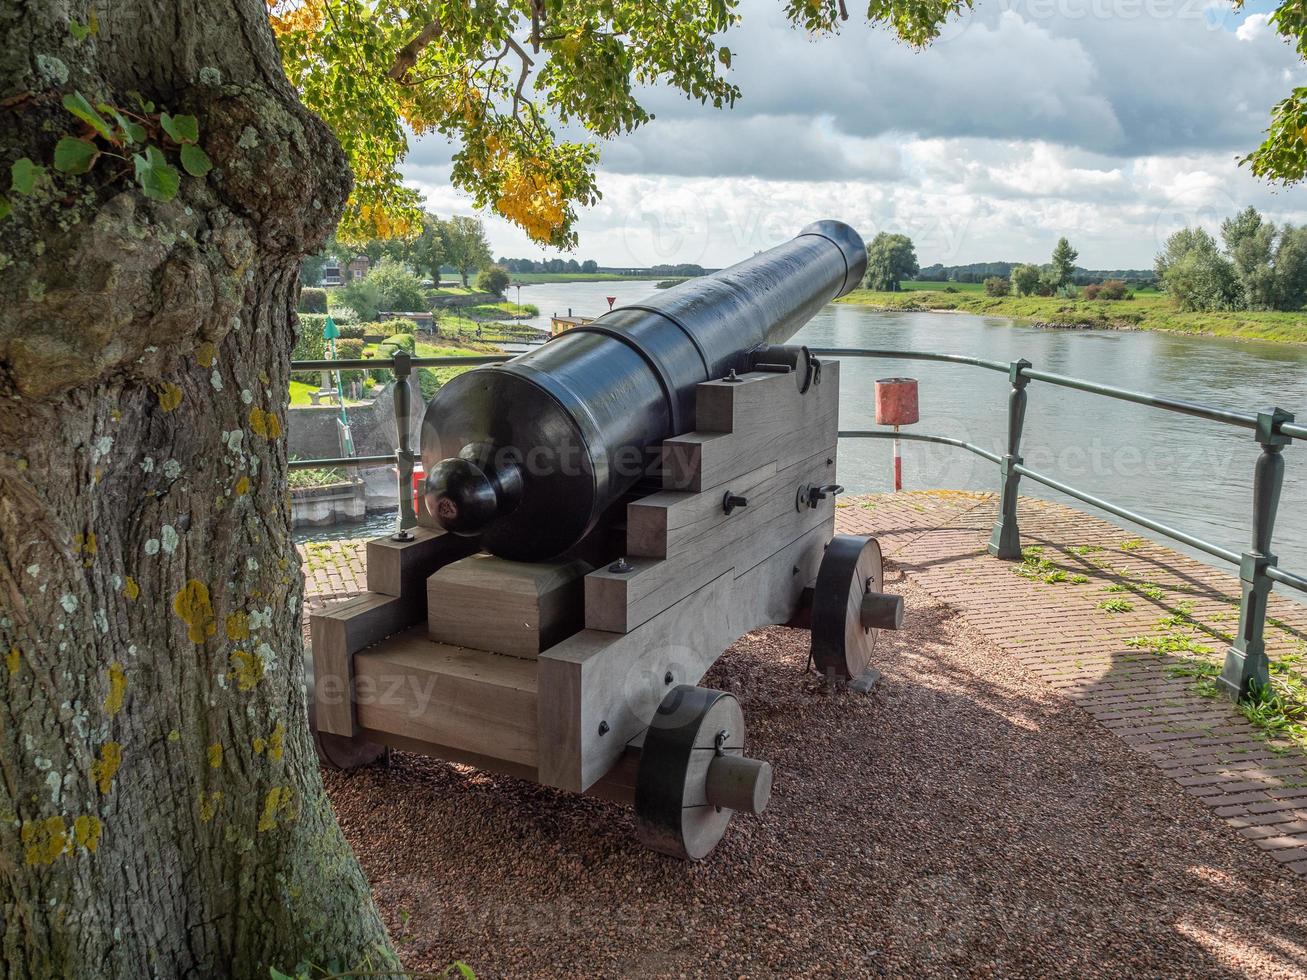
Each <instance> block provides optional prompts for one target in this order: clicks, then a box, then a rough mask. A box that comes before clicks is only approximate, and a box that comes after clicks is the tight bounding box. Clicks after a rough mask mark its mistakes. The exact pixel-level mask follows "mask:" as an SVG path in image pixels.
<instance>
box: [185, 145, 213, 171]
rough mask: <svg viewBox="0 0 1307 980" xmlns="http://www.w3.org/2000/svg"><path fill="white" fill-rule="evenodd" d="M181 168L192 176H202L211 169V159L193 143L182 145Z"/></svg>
mask: <svg viewBox="0 0 1307 980" xmlns="http://www.w3.org/2000/svg"><path fill="white" fill-rule="evenodd" d="M182 169H183V170H185V171H186V172H187V173H188V174H190V175H191V176H192V177H203V176H204V175H205V174H207V173H208V172H209V171H210V170H212V169H213V161H212V160H210V159H209V154H207V153H205V152H204V151H203V150H201V149H200V148H199V147H198V146H197V145H196V144H194V143H187V144H186V145H185V146H183V147H182Z"/></svg>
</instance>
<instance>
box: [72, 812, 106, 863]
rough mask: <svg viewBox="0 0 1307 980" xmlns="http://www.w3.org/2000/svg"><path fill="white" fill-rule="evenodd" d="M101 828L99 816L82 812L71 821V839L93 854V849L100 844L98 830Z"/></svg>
mask: <svg viewBox="0 0 1307 980" xmlns="http://www.w3.org/2000/svg"><path fill="white" fill-rule="evenodd" d="M102 829H103V828H102V825H101V824H100V818H99V817H93V816H91V815H90V814H87V813H84V814H82V815H81V816H80V817H78V818H77V819H76V820H74V821H73V839H74V840H76V841H77V843H78V844H80V845H81V846H82V847H84V848H86V849H87V850H88V851H90V852H91V853H92V854H94V853H95V849H96V848H97V847H99V846H100V831H101V830H102Z"/></svg>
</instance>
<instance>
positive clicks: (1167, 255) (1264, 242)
mask: <svg viewBox="0 0 1307 980" xmlns="http://www.w3.org/2000/svg"><path fill="white" fill-rule="evenodd" d="M1221 241H1222V242H1223V243H1224V245H1225V250H1224V252H1222V250H1221V246H1220V245H1218V244H1217V241H1216V239H1214V238H1213V237H1212V236H1211V235H1209V234H1208V233H1207V232H1206V231H1204V230H1203V229H1201V228H1182V229H1181V230H1180V231H1178V232H1176V233H1175V234H1174V235H1172V236H1171V237H1170V238H1168V239H1167V240H1166V245H1165V247H1164V248H1163V250H1162V252H1161V253H1159V254H1158V256H1157V260H1156V268H1157V278H1158V281H1159V283H1160V285H1161V286H1162V288H1163V289H1165V290H1166V292H1167V293H1168V294H1170V296H1171V298H1172V299H1173V300H1174V301H1175V303H1176V305H1177V306H1179V307H1180V308H1181V309H1184V310H1191V311H1212V310H1297V309H1301V308H1302V306H1303V304H1304V303H1305V302H1307V228H1296V227H1294V226H1293V225H1284V226H1282V227H1279V228H1277V227H1276V226H1275V224H1274V223H1273V222H1270V221H1267V220H1266V219H1265V218H1263V217H1262V215H1261V214H1259V213H1258V211H1257V209H1256V208H1252V207H1248V208H1244V209H1243V210H1242V211H1240V212H1239V213H1238V214H1236V215H1235V216H1233V217H1231V218H1227V219H1226V220H1225V221H1223V222H1222V223H1221Z"/></svg>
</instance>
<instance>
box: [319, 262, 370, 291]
mask: <svg viewBox="0 0 1307 980" xmlns="http://www.w3.org/2000/svg"><path fill="white" fill-rule="evenodd" d="M371 265H372V263H371V262H370V261H369V260H368V257H367V256H366V255H356V256H354V257H353V258H352V259H350V260H349V262H348V263H346V264H344V265H342V264H341V261H340V259H338V258H337V257H336V256H334V255H333V256H332V257H331V258H329V259H327V264H326V265H324V266H323V267H322V285H324V286H343V285H345V283H347V282H353V281H354V280H355V279H362V278H363V277H364V276H366V275H367V274H368V269H369V268H371Z"/></svg>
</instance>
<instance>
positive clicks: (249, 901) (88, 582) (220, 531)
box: [0, 0, 389, 977]
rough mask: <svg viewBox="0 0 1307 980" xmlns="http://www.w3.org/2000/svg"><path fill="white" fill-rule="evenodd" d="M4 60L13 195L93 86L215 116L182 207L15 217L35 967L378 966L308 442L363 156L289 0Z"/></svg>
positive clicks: (53, 201) (27, 36)
mask: <svg viewBox="0 0 1307 980" xmlns="http://www.w3.org/2000/svg"><path fill="white" fill-rule="evenodd" d="M92 6H94V8H95V9H94V13H95V15H96V18H97V20H98V30H97V32H96V33H94V34H92V35H91V36H89V37H86V38H85V39H83V40H78V39H77V37H76V36H75V34H76V33H81V31H80V30H78V31H76V32H74V31H73V30H72V29H71V28H70V23H71V22H75V23H76V25H87V24H89V23H91V14H92V9H91V8H92ZM0 36H2V37H4V38H5V43H4V45H3V51H0V167H2V168H3V170H0V173H2V174H3V175H4V178H3V181H0V185H3V186H0V190H5V189H7V184H8V174H9V168H10V165H11V163H12V162H13V161H14V160H15V159H17V158H20V157H28V158H30V159H31V160H33V161H36V162H37V163H41V164H47V165H48V164H49V163H50V161H51V159H52V155H53V148H54V144H55V141H56V140H57V139H58V138H59V137H60V136H61V135H66V134H68V133H71V132H75V131H77V129H78V128H79V127H78V124H77V123H76V121H75V120H74V119H73V118H72V117H71V116H70V115H69V113H68V112H67V111H66V110H64V109H63V108H62V107H61V105H60V99H61V97H62V96H63V95H64V94H65V93H68V92H72V91H74V90H77V91H81V92H82V93H84V94H85V95H86V96H87V97H88V98H90V99H91V100H92V101H98V100H104V101H106V102H109V103H112V104H115V105H123V106H131V105H135V102H134V100H133V97H132V96H131V95H130V93H132V92H133V91H138V92H140V93H141V94H142V95H143V96H144V97H145V98H146V99H150V100H153V101H154V102H155V103H157V105H158V107H159V109H161V110H163V111H167V112H170V113H174V114H176V113H190V114H193V115H195V116H197V117H198V119H199V124H200V141H201V143H202V145H203V147H204V149H205V150H206V151H207V152H208V154H209V156H210V157H211V158H212V160H213V162H214V164H215V169H214V170H213V171H212V172H211V173H209V174H208V175H207V176H206V177H204V178H194V177H189V176H186V175H183V176H182V180H181V191H180V193H179V194H178V196H177V197H176V199H174V200H172V201H171V202H168V203H158V202H154V201H150V200H147V199H146V198H145V197H143V196H142V195H141V193H140V192H139V190H138V188H137V187H136V185H135V184H134V183H133V180H132V175H131V174H130V173H126V174H123V173H122V172H121V169H122V168H121V166H118V165H117V164H118V161H114V160H108V159H102V160H101V161H100V162H99V163H98V164H97V166H96V168H95V169H94V170H93V171H92V172H91V173H89V174H87V175H84V176H80V177H64V176H54V177H53V179H52V180H50V181H42V182H40V184H39V185H38V187H37V189H36V191H35V193H34V194H33V195H32V196H31V197H23V196H20V195H15V194H10V197H11V200H12V202H13V205H14V212H13V214H11V215H10V216H9V217H7V218H3V219H0V660H3V661H4V662H3V664H0V688H2V694H3V697H2V699H0V838H3V851H2V855H0V873H2V874H3V878H4V885H3V890H2V892H0V898H2V899H3V902H4V933H3V936H2V937H0V949H2V950H3V956H4V968H5V972H6V974H7V975H9V976H52V975H62V976H77V977H80V976H114V977H144V976H182V975H185V976H216V975H235V976H264V977H266V976H267V975H268V966H270V965H271V966H276V967H278V968H280V969H283V970H290V969H291V968H293V967H294V965H295V964H296V963H297V962H299V961H301V960H303V959H308V960H311V961H315V962H318V963H326V962H328V961H330V960H336V961H338V962H340V963H342V964H345V965H357V964H359V963H362V962H364V961H365V960H366V959H367V958H368V957H369V956H371V957H372V962H373V963H374V964H375V963H376V962H377V954H376V951H377V950H378V949H382V950H388V949H389V946H388V943H387V939H386V935H385V931H384V929H383V927H382V925H381V923H380V920H379V918H378V916H377V913H376V910H375V908H374V906H373V904H372V900H371V897H370V894H369V892H368V887H367V883H366V881H365V880H364V878H363V875H362V873H361V872H360V870H359V867H358V864H357V862H356V861H355V859H354V857H353V855H352V854H351V852H350V851H349V848H348V845H347V844H346V843H345V842H344V840H343V838H342V836H341V834H340V831H339V829H338V827H337V826H336V821H335V818H334V816H333V814H332V812H331V808H330V805H329V803H328V801H327V799H326V797H325V795H324V793H323V788H322V783H321V780H320V778H319V775H318V770H317V766H316V763H315V760H314V755H313V749H312V746H311V744H310V740H309V736H308V731H307V725H306V719H305V707H304V699H303V695H302V690H301V675H302V664H303V651H302V645H301V639H300V624H299V616H300V605H301V597H302V587H301V578H300V571H299V562H298V558H297V555H296V552H295V549H294V547H293V545H292V542H291V537H290V522H289V501H288V499H287V493H286V446H285V440H284V438H283V437H282V433H283V432H284V431H285V427H284V423H283V421H282V420H283V417H284V407H285V405H286V402H287V384H288V376H287V372H288V361H289V351H290V348H291V346H292V343H293V332H294V329H295V323H294V316H293V313H292V310H293V306H294V300H295V295H296V291H297V289H298V286H297V275H296V269H297V266H298V262H299V259H300V258H301V256H302V255H303V254H305V253H306V252H311V251H314V250H316V249H317V248H319V247H320V244H321V242H322V241H323V239H324V236H325V235H326V234H327V232H328V231H329V229H330V228H331V227H332V226H333V225H334V223H335V220H336V218H337V216H338V213H339V209H340V207H341V204H342V202H343V200H344V197H345V195H346V194H347V192H348V187H349V177H348V171H347V168H346V165H345V161H344V158H343V155H342V153H341V151H340V148H339V146H338V145H337V144H336V142H335V140H334V139H333V138H332V137H331V135H330V134H329V133H328V131H327V130H326V128H325V127H324V126H323V125H322V124H321V122H320V121H319V120H317V119H316V118H315V117H313V116H312V115H310V114H309V113H308V112H307V111H306V110H305V109H304V108H303V107H302V106H301V105H300V104H299V102H298V101H297V99H296V97H295V94H294V92H293V91H292V90H291V89H290V87H289V86H288V85H287V83H286V80H285V78H284V76H283V74H282V71H281V67H280V62H279V60H278V56H277V52H276V50H275V47H274V43H273V39H272V35H271V32H270V30H269V28H268V24H267V16H266V9H265V7H264V4H263V0H224V2H206V0H153V2H151V0H96V2H95V3H94V4H91V3H88V2H87V0H25V2H23V0H0Z"/></svg>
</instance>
